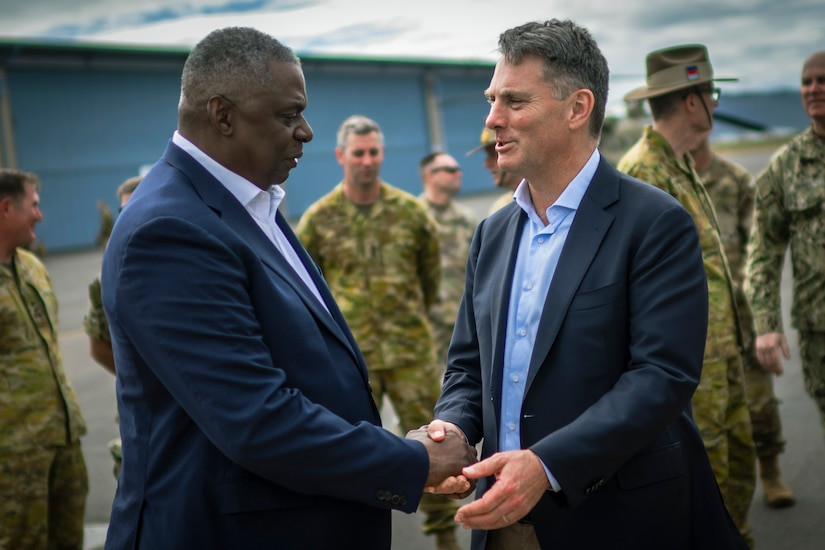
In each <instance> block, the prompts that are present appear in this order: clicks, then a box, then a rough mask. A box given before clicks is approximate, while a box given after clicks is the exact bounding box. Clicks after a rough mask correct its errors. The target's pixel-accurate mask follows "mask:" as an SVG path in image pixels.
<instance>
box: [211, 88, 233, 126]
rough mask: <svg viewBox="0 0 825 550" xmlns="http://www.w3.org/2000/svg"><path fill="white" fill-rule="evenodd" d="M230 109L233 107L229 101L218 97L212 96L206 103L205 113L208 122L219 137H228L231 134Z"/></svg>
mask: <svg viewBox="0 0 825 550" xmlns="http://www.w3.org/2000/svg"><path fill="white" fill-rule="evenodd" d="M232 107H233V105H232V104H231V103H230V102H229V100H227V99H226V98H225V97H223V96H220V95H213V96H212V97H210V98H209V101H207V102H206V112H207V115H208V117H209V121H210V123H211V124H212V126H214V127H215V128H217V130H218V132H219V133H220V134H221V135H226V136H228V135H231V134H232V122H233V117H232V115H233V111H232Z"/></svg>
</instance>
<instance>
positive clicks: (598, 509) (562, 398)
mask: <svg viewBox="0 0 825 550" xmlns="http://www.w3.org/2000/svg"><path fill="white" fill-rule="evenodd" d="M499 46H500V50H501V54H502V57H501V59H500V60H499V61H498V63H497V65H496V68H495V71H494V73H493V77H492V81H491V82H490V86H489V88H488V89H487V91H486V96H487V99H488V101H489V103H490V113H489V115H488V117H487V121H486V124H487V127H488V128H491V129H492V130H494V131H495V134H496V145H495V148H496V152H497V153H498V163H499V166H500V167H501V169H502V170H504V171H506V172H510V173H514V174H519V175H521V176H523V177H524V181H522V182H521V184H520V185H519V187H518V188H517V189H516V191H515V195H514V201H513V203H512V204H510V205H508V206H505V207H504V208H503V209H501V210H499V211H498V212H496V213H495V214H493V215H491V216H490V217H489V218H487V219H486V220H484V221H483V222H482V223H481V224H480V226H479V228H478V229H477V231H476V234H475V237H474V239H473V245H472V247H471V250H470V260H469V262H468V267H467V283H466V287H465V293H464V299H463V302H462V306H461V309H460V311H459V314H458V320H457V322H456V328H455V332H454V334H453V339H452V343H451V346H450V350H449V355H448V359H447V372H446V376H445V380H444V386H443V391H442V395H441V398H440V399H439V401H438V404H437V406H436V410H435V418H436V419H438V420H434V421H433V422H432V423H431V424H430V426H429V433H430V435H431V437H433V438H434V439H441V438H443V437H444V436H445V434H451V433H456V434H460V435H463V436H465V437H466V438H467V440H468V441H469V442H470V443H471V444H475V443H477V442H479V441H480V440H481V439H482V438H483V441H484V443H483V448H482V461H481V462H479V463H478V464H475V465H473V466H470V467H468V468H465V469H464V473H463V478H466V479H462V478H461V477H462V476H460V477H459V478H455V479H451V480H448V481H447V482H446V483H445V484H442V486H441V487H439V490H448V488H449V487H453V488H454V489H455V492H457V493H459V492H461V493H462V494H463V492H464V491H465V490H466V482H467V480H468V479H469V480H478V488H477V492H476V500H475V501H474V502H472V503H469V504H467V505H465V506H463V507H462V508H460V509H459V511H458V513H457V516H456V519H457V520H458V521H459V522H461V523H462V524H464V526H465V527H469V528H472V529H475V531H474V533H473V548H474V549H478V550H481V549H483V548H487V549H488V550H495V549H504V548H519V549H531V548H559V549H561V548H581V549H603V548H611V549H627V550H631V549H633V550H640V549H649V550H661V549H663V548H668V549H671V550H673V549H694V550H700V549H701V550H710V549H733V548H737V549H743V548H745V545H744V541H743V540H742V539H741V537H740V536H739V534H738V532H737V531H736V528H735V527H734V525H733V523H732V522H731V520H730V516H729V515H728V514H727V512H726V510H725V508H724V505H723V503H722V499H721V496H720V494H719V489H718V487H717V486H716V482H715V480H714V478H713V473H712V472H711V469H710V464H709V462H708V458H707V455H706V454H705V450H704V447H703V445H702V440H701V438H700V437H699V432H698V431H697V429H696V426H695V424H694V422H693V420H692V418H691V414H690V398H691V394H692V393H693V391H694V389H695V388H696V385H697V383H698V381H699V374H700V371H701V366H702V354H703V349H704V342H705V331H706V328H707V322H708V312H707V288H706V284H705V272H704V267H703V264H702V255H701V251H700V248H699V240H698V236H697V232H696V228H695V226H694V223H693V221H692V219H691V217H690V215H689V214H688V213H687V212H686V211H685V210H684V209H683V208H682V207H681V206H680V205H679V203H678V202H677V201H676V200H674V199H673V198H672V197H670V196H669V195H667V194H666V193H664V192H661V191H659V190H658V189H655V188H653V187H652V186H650V185H647V184H645V183H642V182H640V181H638V180H635V179H633V178H630V177H628V176H625V175H623V174H620V173H619V172H617V171H616V170H615V169H614V168H613V167H612V166H610V164H609V163H607V162H606V161H605V160H604V159H602V158H601V155H600V154H599V152H598V149H597V145H598V143H599V135H600V132H601V127H602V122H603V120H604V114H605V105H606V101H607V84H608V69H607V63H606V61H605V59H604V57H603V56H602V54H601V52H600V51H599V49H598V46H597V45H596V43H595V41H594V40H593V38H592V37H591V36H590V33H589V32H588V31H587V30H585V29H583V28H581V27H579V26H577V25H576V24H575V23H573V22H571V21H558V20H552V21H547V22H545V23H528V24H525V25H523V26H520V27H516V28H513V29H510V30H508V31H506V32H504V33H503V34H502V35H501V37H500V40H499Z"/></svg>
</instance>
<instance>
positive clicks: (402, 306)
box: [296, 115, 458, 549]
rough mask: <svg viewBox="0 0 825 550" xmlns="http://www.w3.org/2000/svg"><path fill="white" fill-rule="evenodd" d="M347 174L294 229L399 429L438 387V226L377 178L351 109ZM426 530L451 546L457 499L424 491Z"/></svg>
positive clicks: (342, 139)
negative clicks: (432, 319) (432, 318)
mask: <svg viewBox="0 0 825 550" xmlns="http://www.w3.org/2000/svg"><path fill="white" fill-rule="evenodd" d="M335 155H336V157H337V159H338V162H339V163H340V164H341V165H342V166H343V168H344V180H343V181H342V182H341V183H339V184H338V185H337V186H336V187H335V188H334V189H333V190H332V191H331V192H330V193H329V194H327V195H326V196H324V197H321V198H320V199H319V200H318V201H316V202H315V203H314V204H312V205H311V206H310V207H309V208H308V209H307V211H306V212H305V213H304V215H303V216H302V217H301V220H300V221H299V223H298V227H297V228H296V233H297V235H298V237H299V238H300V240H301V242H302V243H303V245H304V247H306V249H307V251H308V252H309V254H310V255H311V256H312V258H313V259H314V260H315V262H316V263H317V264H318V266H319V267H320V268H321V270H322V271H323V273H324V278H325V279H326V281H327V283H328V284H329V287H330V290H331V291H332V294H333V296H334V297H335V301H336V302H337V303H338V306H339V307H340V308H341V311H342V312H343V314H344V318H345V319H346V320H347V324H349V326H350V329H351V330H352V334H353V335H354V336H355V340H356V342H357V343H358V347H360V348H361V351H362V352H363V354H364V359H365V360H366V363H367V368H368V369H369V373H370V383H371V386H372V392H373V396H374V397H375V400H376V402H377V403H378V405H379V406H380V405H381V402H382V400H383V397H384V395H387V396H388V397H389V398H390V400H391V401H392V404H393V405H394V407H395V410H396V412H397V413H398V417H399V420H400V423H401V428H402V430H404V431H408V430H411V429H414V428H418V427H420V426H422V425H425V424H427V423H428V422H429V421H430V420H431V419H432V414H433V408H434V406H435V402H436V400H437V399H438V395H439V394H440V392H441V380H440V377H439V376H438V372H439V370H440V369H438V367H437V365H436V359H435V347H434V342H433V333H432V327H431V326H430V323H429V319H428V317H427V312H428V310H429V309H430V308H431V307H432V306H433V304H434V303H435V301H436V299H437V297H438V285H439V282H440V279H441V269H440V264H441V259H440V256H439V242H438V228H437V227H436V225H435V222H434V221H433V219H432V218H430V216H429V215H428V214H427V211H426V210H425V209H424V207H423V206H422V205H421V203H419V202H418V200H416V198H415V197H413V196H412V195H409V194H407V193H405V192H404V191H402V190H400V189H397V188H395V187H393V186H391V185H389V184H388V183H386V182H384V181H382V180H381V179H380V177H379V173H380V169H381V163H382V161H383V160H384V138H383V134H382V133H381V129H380V127H379V126H378V124H376V123H375V122H374V121H372V120H370V119H368V118H366V117H363V116H360V115H355V116H352V117H349V118H348V119H346V120H345V121H344V122H343V123H342V124H341V127H340V128H339V130H338V142H337V147H336V149H335ZM420 508H421V510H422V511H424V512H425V514H426V519H425V521H424V532H425V533H427V534H435V536H436V541H437V546H438V548H440V549H441V548H444V549H454V548H457V547H458V546H457V543H456V542H455V541H456V539H455V527H456V524H455V521H454V520H453V516H454V515H455V511H456V510H457V506H456V504H455V503H454V502H453V501H451V500H449V499H448V498H446V497H444V496H440V495H432V494H429V493H425V494H424V496H423V498H422V499H421V504H420Z"/></svg>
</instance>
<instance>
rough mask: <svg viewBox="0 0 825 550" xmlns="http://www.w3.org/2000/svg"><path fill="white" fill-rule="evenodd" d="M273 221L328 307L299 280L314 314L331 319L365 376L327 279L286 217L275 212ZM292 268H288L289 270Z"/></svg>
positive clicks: (363, 367) (364, 368)
mask: <svg viewBox="0 0 825 550" xmlns="http://www.w3.org/2000/svg"><path fill="white" fill-rule="evenodd" d="M275 221H276V223H277V224H278V227H280V228H281V231H283V233H284V236H286V238H287V240H288V241H289V244H291V245H292V248H293V249H294V250H295V253H296V254H298V257H299V258H300V260H301V263H303V264H304V267H305V268H306V270H307V272H308V273H309V276H310V277H311V278H312V282H314V283H315V286H316V287H317V288H318V292H319V294H320V295H321V298H323V300H324V303H325V304H326V306H327V309H329V313H327V312H326V311H323V308H322V307H321V305H320V304H319V303H318V300H317V299H316V298H315V295H313V294H312V293H311V291H310V290H309V289H307V288H306V285H304V284H303V282H301V287H302V288H303V289H304V291H305V292H304V294H306V295H308V296H307V297H305V301H306V298H309V299H310V300H311V302H312V304H311V306H314V308H315V310H317V311H316V315H317V316H319V317H320V318H322V319H323V320H325V321H332V322H331V323H328V325H329V326H330V329H331V330H333V331H334V332H336V334H337V335H338V337H339V338H341V339H343V340H344V341H345V342H347V343H348V344H349V345H350V347H351V349H352V350H353V355H354V357H355V359H356V362H357V363H358V365H359V366H360V367H361V370H362V371H363V375H364V377H365V378H366V377H367V366H366V363H365V362H364V361H363V358H362V356H361V354H360V353H355V350H357V349H358V344H357V343H356V342H355V338H354V337H353V336H352V332H350V330H349V325H347V321H346V319H344V314H343V313H341V310H340V309H339V308H338V304H337V303H336V302H335V298H333V296H332V292H331V291H330V290H329V287H328V286H327V281H326V279H324V276H323V274H322V273H321V270H320V269H319V268H318V266H317V265H316V264H315V262H314V261H313V260H312V258H311V257H310V256H309V253H307V251H306V249H305V248H304V246H303V245H302V244H301V241H300V240H298V237H297V235H295V232H294V231H292V228H291V227H290V226H289V224H288V223H287V221H286V219H284V217H283V216H282V215H281V212H280V211H279V212H277V213H276V215H275ZM291 269H292V268H290V270H291Z"/></svg>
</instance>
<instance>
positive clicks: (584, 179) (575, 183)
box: [513, 149, 601, 225]
mask: <svg viewBox="0 0 825 550" xmlns="http://www.w3.org/2000/svg"><path fill="white" fill-rule="evenodd" d="M600 158H601V155H600V154H599V150H598V149H594V150H593V154H591V155H590V158H589V159H588V160H587V162H586V163H584V166H583V167H582V169H581V170H579V173H578V174H576V177H574V178H573V180H572V181H571V182H570V183H569V184H567V187H565V188H564V191H562V193H561V195H559V198H557V199H556V202H554V203H553V204H552V205H550V208H553V207H554V206H561V207H564V208H569V209H570V210H577V209H578V208H579V204H581V201H582V197H584V194H585V192H586V191H587V187H588V186H589V185H590V180H592V179H593V175H594V174H595V173H596V169H597V168H598V167H599V159H600ZM513 199H514V200H515V201H516V203H517V204H518V205H519V207H520V208H521V209H522V210H524V212H526V213H527V216H528V217H530V219H531V220H532V219H533V217H536V219H538V214H537V213H536V209H535V207H534V206H533V200H532V199H531V198H530V189H529V187H528V183H527V180H521V183H520V184H519V185H518V187H517V188H516V191H515V193H514V194H513ZM550 208H548V210H550ZM542 225H543V224H542Z"/></svg>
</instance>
